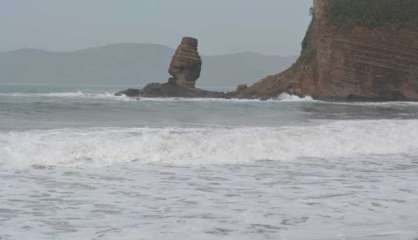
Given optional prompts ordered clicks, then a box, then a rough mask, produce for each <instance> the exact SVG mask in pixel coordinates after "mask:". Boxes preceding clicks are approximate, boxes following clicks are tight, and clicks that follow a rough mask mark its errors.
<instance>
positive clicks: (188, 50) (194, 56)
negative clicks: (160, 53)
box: [168, 37, 202, 88]
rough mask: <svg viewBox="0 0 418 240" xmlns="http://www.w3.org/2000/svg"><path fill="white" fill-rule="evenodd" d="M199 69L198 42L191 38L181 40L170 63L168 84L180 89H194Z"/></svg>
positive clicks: (200, 63) (200, 64)
mask: <svg viewBox="0 0 418 240" xmlns="http://www.w3.org/2000/svg"><path fill="white" fill-rule="evenodd" d="M201 69H202V59H201V57H200V55H199V52H198V40H197V39H195V38H191V37H185V38H183V40H182V41H181V44H180V45H179V46H178V47H177V50H176V52H175V54H174V56H173V59H172V60H171V63H170V68H169V70H168V72H169V73H170V75H171V76H172V78H171V79H170V82H173V83H175V84H176V85H178V86H182V87H187V88H195V86H196V80H197V79H198V78H199V77H200V72H201Z"/></svg>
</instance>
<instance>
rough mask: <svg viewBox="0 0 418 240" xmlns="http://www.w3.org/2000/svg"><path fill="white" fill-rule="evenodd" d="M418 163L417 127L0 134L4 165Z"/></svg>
mask: <svg viewBox="0 0 418 240" xmlns="http://www.w3.org/2000/svg"><path fill="white" fill-rule="evenodd" d="M391 154H403V155H411V156H418V121H417V120H380V121H337V122H331V123H325V124H321V125H317V126H294V127H282V128H232V129H227V128H110V129H108V128H104V129H58V130H39V131H24V132H15V131H14V132H3V133H0V165H3V166H31V165H47V166H85V165H86V166H91V165H93V166H108V165H112V164H117V163H124V162H131V161H135V160H137V161H143V162H149V163H164V164H186V165H189V164H234V163H248V162H252V161H258V160H282V161H294V160H297V159H300V158H326V159H329V158H340V157H343V158H345V157H348V158H355V157H360V159H361V156H367V155H391Z"/></svg>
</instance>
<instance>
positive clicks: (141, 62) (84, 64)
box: [0, 44, 296, 88]
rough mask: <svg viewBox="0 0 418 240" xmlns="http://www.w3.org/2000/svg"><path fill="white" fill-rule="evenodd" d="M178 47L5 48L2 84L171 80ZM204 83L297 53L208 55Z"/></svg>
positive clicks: (276, 66) (264, 67)
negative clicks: (66, 49)
mask: <svg viewBox="0 0 418 240" xmlns="http://www.w3.org/2000/svg"><path fill="white" fill-rule="evenodd" d="M173 52H174V50H173V49H171V48H169V47H166V46H162V45H156V44H113V45H108V46H104V47H95V48H87V49H83V50H78V51H74V52H49V51H43V50H38V49H20V50H16V51H10V52H3V53H0V83H8V84H14V83H16V84H55V85H59V84H65V85H78V84H81V85H131V86H132V87H136V86H143V85H145V84H147V83H150V82H164V81H166V80H167V79H168V77H169V76H168V73H167V69H168V65H169V62H170V60H171V57H172V54H173ZM202 58H203V70H202V76H201V79H200V80H198V86H200V87H212V88H231V87H235V86H236V85H238V84H241V83H252V82H253V81H254V79H259V78H261V77H263V76H265V75H267V74H271V73H274V72H277V71H281V70H283V69H285V68H286V67H288V66H289V65H291V64H292V63H293V62H294V61H295V59H296V57H280V56H266V55H261V54H257V53H237V54H229V55H217V56H203V57H202Z"/></svg>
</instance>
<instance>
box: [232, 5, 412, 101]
mask: <svg viewBox="0 0 418 240" xmlns="http://www.w3.org/2000/svg"><path fill="white" fill-rule="evenodd" d="M333 1H336V0H314V8H313V20H312V23H311V24H310V26H309V29H308V31H307V34H306V37H305V39H304V41H303V50H302V53H301V56H300V57H299V59H298V60H297V62H296V63H295V64H294V65H293V66H292V67H291V68H290V69H288V70H286V71H284V72H282V73H280V74H276V75H271V76H268V77H266V78H265V79H262V80H260V81H258V82H257V83H255V84H254V85H252V86H250V87H248V88H241V89H238V90H237V91H236V92H235V93H234V94H233V96H234V97H239V98H271V97H276V96H278V95H279V94H281V93H284V92H287V93H291V94H297V95H309V96H312V97H315V98H319V99H341V100H351V99H352V100H418V24H408V23H405V24H402V23H400V24H383V25H374V26H371V25H369V24H366V23H365V22H362V21H364V19H362V21H358V22H354V23H351V24H344V22H343V23H340V24H337V23H335V22H333V21H331V18H330V7H331V4H332V3H333ZM352 1H363V3H364V0H352ZM388 2H389V4H390V2H391V1H385V4H388ZM392 2H393V4H398V5H399V4H400V3H399V1H395V0H393V1H392ZM405 4H415V5H417V3H416V1H406V2H405ZM398 5H396V6H395V5H394V6H393V8H391V9H393V10H392V11H397V10H398V9H397V6H398ZM404 7H405V6H404Z"/></svg>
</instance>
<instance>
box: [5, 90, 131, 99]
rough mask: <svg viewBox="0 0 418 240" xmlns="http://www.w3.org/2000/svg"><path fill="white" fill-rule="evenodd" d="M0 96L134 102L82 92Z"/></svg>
mask: <svg viewBox="0 0 418 240" xmlns="http://www.w3.org/2000/svg"><path fill="white" fill-rule="evenodd" d="M0 96H5V97H29V98H30V97H45V98H75V99H103V100H118V101H134V100H135V101H136V99H135V98H128V97H126V96H115V95H114V94H113V93H110V92H102V93H90V92H83V91H75V92H49V93H21V92H15V93H0Z"/></svg>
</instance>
